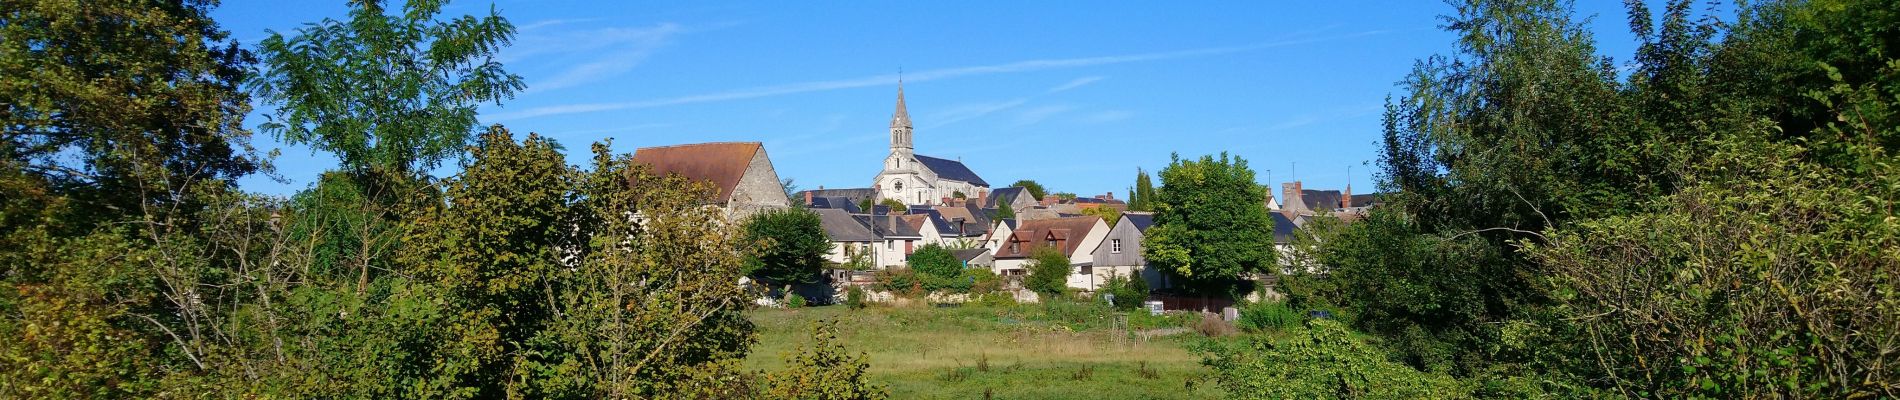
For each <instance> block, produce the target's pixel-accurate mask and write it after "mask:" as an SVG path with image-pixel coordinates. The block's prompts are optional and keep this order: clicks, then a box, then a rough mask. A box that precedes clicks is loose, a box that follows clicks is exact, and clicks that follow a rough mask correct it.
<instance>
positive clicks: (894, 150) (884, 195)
mask: <svg viewBox="0 0 1900 400" xmlns="http://www.w3.org/2000/svg"><path fill="white" fill-rule="evenodd" d="M912 135H913V132H912V129H911V123H910V112H909V111H907V110H905V108H904V87H903V86H901V85H900V86H898V88H897V112H896V113H894V114H892V115H891V154H890V155H889V156H886V157H884V169H883V170H882V171H881V172H878V174H877V177H876V178H874V179H872V180H871V187H872V188H875V189H876V190H877V199H878V200H879V201H882V200H884V199H896V200H897V201H899V202H902V203H904V204H938V203H942V200H943V199H944V198H952V197H957V195H958V194H962V195H963V197H965V198H977V197H981V196H984V195H987V194H988V192H989V187H987V186H978V185H977V184H975V183H973V182H966V181H962V180H957V179H945V178H943V177H940V176H938V175H937V172H936V171H932V170H931V169H930V167H929V166H927V165H925V164H924V162H923V161H920V160H918V158H917V152H916V147H915V145H914V144H913V143H914V142H913V141H912V140H911V139H912ZM958 164H961V163H960V162H959V163H958ZM961 168H963V167H958V169H961ZM979 180H980V179H979Z"/></svg>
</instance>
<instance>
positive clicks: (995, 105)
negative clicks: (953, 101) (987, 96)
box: [924, 98, 1029, 128]
mask: <svg viewBox="0 0 1900 400" xmlns="http://www.w3.org/2000/svg"><path fill="white" fill-rule="evenodd" d="M1028 102H1029V99H1028V98H1018V99H1010V100H1004V101H995V102H984V103H964V104H957V105H952V106H949V107H944V108H943V109H942V111H937V112H935V113H931V114H930V116H929V117H926V119H924V121H929V122H930V124H929V125H926V126H924V128H935V127H939V126H944V125H949V124H952V123H956V122H958V121H963V120H967V119H971V118H976V117H981V116H985V115H990V114H994V113H996V112H999V111H1003V110H1008V109H1011V108H1016V107H1021V106H1022V105H1023V104H1024V103H1028Z"/></svg>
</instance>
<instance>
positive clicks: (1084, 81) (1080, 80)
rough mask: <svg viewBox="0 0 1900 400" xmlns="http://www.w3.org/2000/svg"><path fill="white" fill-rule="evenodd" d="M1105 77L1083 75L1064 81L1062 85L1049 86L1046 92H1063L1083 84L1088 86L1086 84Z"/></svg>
mask: <svg viewBox="0 0 1900 400" xmlns="http://www.w3.org/2000/svg"><path fill="white" fill-rule="evenodd" d="M1107 78H1108V77H1105V76H1084V77H1081V78H1075V80H1073V81H1069V83H1064V84H1062V86H1056V87H1053V88H1050V89H1049V91H1048V93H1057V92H1065V91H1068V90H1069V89H1075V88H1079V87H1083V86H1088V84H1091V83H1095V82H1100V81H1101V80H1103V79H1107Z"/></svg>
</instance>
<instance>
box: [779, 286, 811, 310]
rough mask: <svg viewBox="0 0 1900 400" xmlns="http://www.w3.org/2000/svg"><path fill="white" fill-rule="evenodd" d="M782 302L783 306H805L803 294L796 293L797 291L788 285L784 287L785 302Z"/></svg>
mask: <svg viewBox="0 0 1900 400" xmlns="http://www.w3.org/2000/svg"><path fill="white" fill-rule="evenodd" d="M783 304H785V308H805V304H806V301H805V295H801V294H798V292H795V291H792V290H791V288H790V287H787V288H785V302H784V303H783Z"/></svg>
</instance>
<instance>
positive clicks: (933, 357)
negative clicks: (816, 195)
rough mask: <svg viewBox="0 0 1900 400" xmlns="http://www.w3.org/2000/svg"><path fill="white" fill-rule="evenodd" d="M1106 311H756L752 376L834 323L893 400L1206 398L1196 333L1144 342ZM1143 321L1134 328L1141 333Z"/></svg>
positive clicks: (1211, 391)
mask: <svg viewBox="0 0 1900 400" xmlns="http://www.w3.org/2000/svg"><path fill="white" fill-rule="evenodd" d="M1113 315H1114V314H1113V313H1112V312H1108V311H1106V310H1103V309H1101V308H1099V307H1087V306H1080V305H1067V306H1064V305H1056V306H1044V305H1038V304H1025V305H1019V306H1009V307H1000V306H999V307H958V308H928V307H871V308H867V309H862V310H849V309H846V308H845V307H843V306H828V307H813V308H800V309H789V310H788V309H761V310H758V311H754V312H753V313H752V314H751V317H752V321H753V322H754V323H757V324H758V327H759V331H760V337H759V340H760V343H759V345H758V346H756V347H754V348H753V352H752V355H751V357H749V358H747V359H746V364H747V367H749V369H753V370H776V369H779V368H782V367H783V361H782V359H783V355H784V354H785V353H786V352H789V351H792V350H795V349H796V348H797V346H798V345H799V344H801V343H807V342H808V341H809V340H810V339H809V338H808V337H807V336H808V335H807V333H808V332H809V327H810V326H811V324H812V323H813V322H815V321H818V320H821V319H834V320H837V321H838V327H839V329H838V330H839V333H840V336H841V338H842V339H844V341H845V346H846V347H847V348H848V349H850V350H851V351H852V352H864V353H867V354H868V355H869V356H870V363H871V372H870V373H871V376H872V378H873V379H875V380H876V381H877V382H878V383H880V384H884V385H886V386H888V387H889V388H890V389H891V394H892V395H893V397H892V398H897V399H980V398H983V397H984V393H985V391H986V390H988V391H989V393H990V394H991V395H992V396H994V398H997V399H1091V400H1107V399H1204V398H1217V397H1220V394H1221V393H1220V392H1219V390H1218V388H1215V387H1213V386H1212V385H1211V384H1205V383H1200V382H1199V379H1198V378H1199V377H1201V376H1203V375H1205V371H1206V369H1205V368H1206V367H1203V366H1201V365H1200V357H1199V356H1197V355H1195V354H1193V353H1192V352H1190V351H1188V350H1187V346H1188V345H1189V344H1190V343H1193V342H1194V341H1197V340H1204V339H1201V338H1200V336H1199V335H1196V334H1192V333H1189V334H1185V335H1176V336H1172V337H1162V338H1155V339H1152V340H1142V339H1135V338H1130V336H1129V335H1127V334H1126V333H1125V331H1123V330H1120V329H1117V328H1116V327H1115V325H1117V324H1116V323H1115V322H1114V320H1115V318H1114V317H1113ZM1142 323H1143V321H1137V324H1136V325H1137V326H1140V325H1142Z"/></svg>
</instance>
